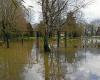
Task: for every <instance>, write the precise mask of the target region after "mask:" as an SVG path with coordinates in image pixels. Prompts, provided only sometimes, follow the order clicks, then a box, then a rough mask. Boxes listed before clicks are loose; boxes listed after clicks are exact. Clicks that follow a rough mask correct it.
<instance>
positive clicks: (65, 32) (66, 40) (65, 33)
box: [65, 32, 67, 48]
mask: <svg viewBox="0 0 100 80" xmlns="http://www.w3.org/2000/svg"><path fill="white" fill-rule="evenodd" d="M66 37H67V32H65V48H66V47H67V39H66Z"/></svg>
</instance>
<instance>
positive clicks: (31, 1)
mask: <svg viewBox="0 0 100 80" xmlns="http://www.w3.org/2000/svg"><path fill="white" fill-rule="evenodd" d="M25 2H26V3H25V4H24V5H25V6H26V7H27V8H28V7H29V6H33V11H34V12H32V15H34V16H35V19H34V21H32V22H38V21H39V13H40V12H41V10H40V6H38V4H37V3H36V0H25ZM82 11H83V13H84V19H85V20H87V21H88V22H90V21H92V20H94V19H97V18H100V0H94V1H93V3H91V4H89V5H88V6H87V7H85V8H84V9H82Z"/></svg>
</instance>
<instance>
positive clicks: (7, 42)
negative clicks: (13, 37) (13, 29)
mask: <svg viewBox="0 0 100 80" xmlns="http://www.w3.org/2000/svg"><path fill="white" fill-rule="evenodd" d="M5 38H6V44H7V48H9V39H8V34H6V35H5Z"/></svg>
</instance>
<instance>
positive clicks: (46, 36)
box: [44, 31, 50, 52]
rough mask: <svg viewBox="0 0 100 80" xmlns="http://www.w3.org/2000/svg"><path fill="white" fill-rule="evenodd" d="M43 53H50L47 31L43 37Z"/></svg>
mask: <svg viewBox="0 0 100 80" xmlns="http://www.w3.org/2000/svg"><path fill="white" fill-rule="evenodd" d="M44 51H45V52H50V48H49V43H48V31H45V36H44Z"/></svg>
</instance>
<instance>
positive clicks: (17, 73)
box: [0, 41, 100, 80]
mask: <svg viewBox="0 0 100 80" xmlns="http://www.w3.org/2000/svg"><path fill="white" fill-rule="evenodd" d="M0 80H100V49H99V48H69V49H68V48H67V49H64V48H60V49H56V48H53V49H52V51H51V52H50V53H44V52H43V50H41V48H36V46H35V42H34V41H25V42H24V43H23V45H22V44H21V42H13V43H11V44H10V48H9V49H6V48H4V47H0Z"/></svg>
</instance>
